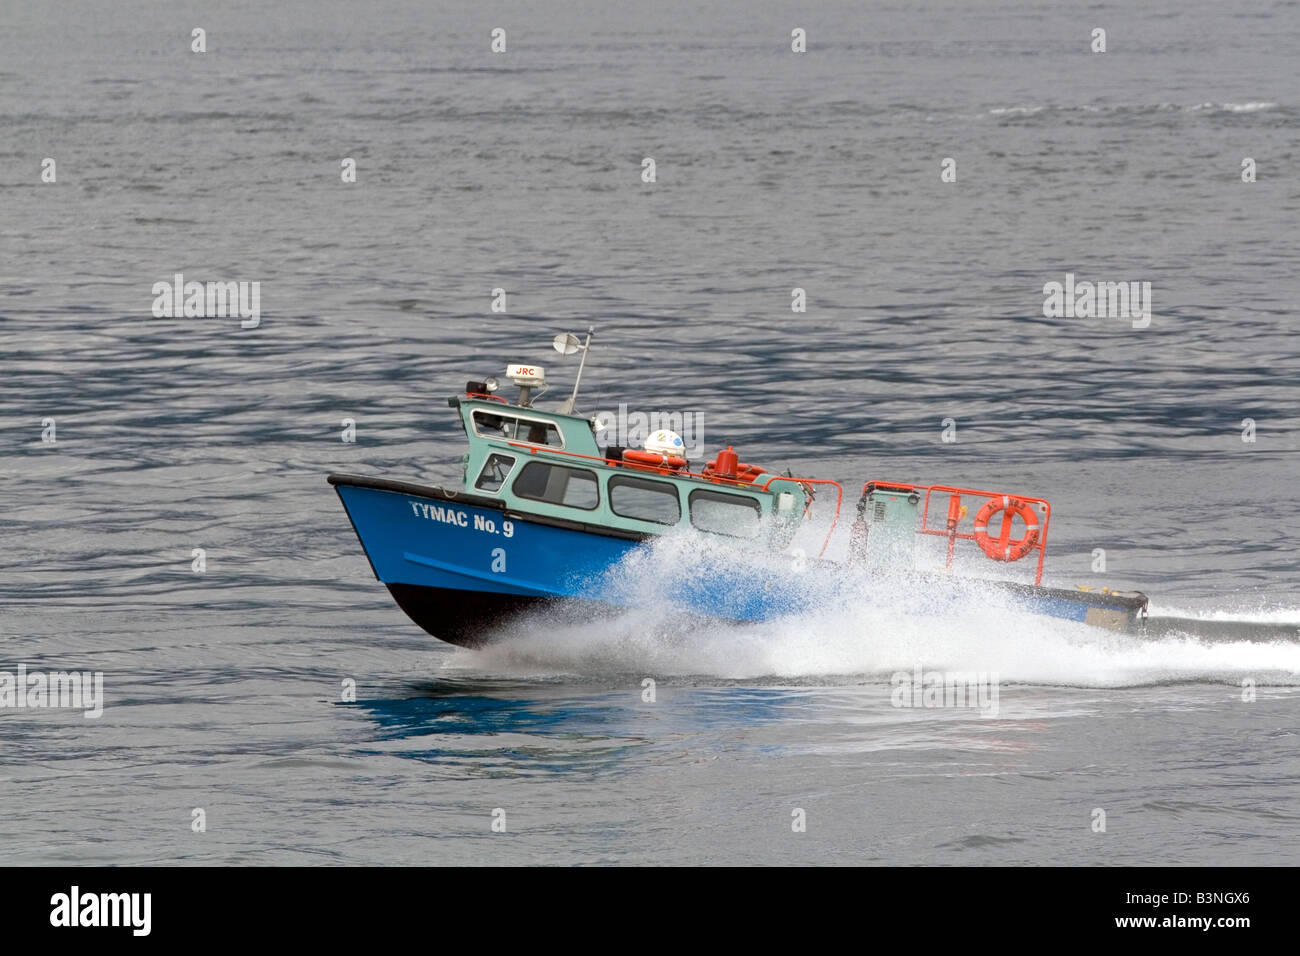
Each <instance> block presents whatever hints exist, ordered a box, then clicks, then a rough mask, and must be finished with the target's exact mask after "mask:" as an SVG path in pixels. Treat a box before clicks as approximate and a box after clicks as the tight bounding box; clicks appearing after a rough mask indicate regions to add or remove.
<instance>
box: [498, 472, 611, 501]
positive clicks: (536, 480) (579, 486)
mask: <svg viewBox="0 0 1300 956" xmlns="http://www.w3.org/2000/svg"><path fill="white" fill-rule="evenodd" d="M510 490H511V491H513V492H514V493H515V494H516V495H518V496H519V497H520V498H528V499H530V500H532V501H544V502H546V503H547V504H551V505H564V506H565V507H568V508H582V509H583V510H585V511H591V510H592V509H594V508H595V507H596V506H597V505H598V504H600V492H599V490H598V485H597V482H596V473H595V472H594V471H587V469H585V468H568V467H565V466H564V465H552V464H550V463H549V462H544V461H530V462H529V463H528V464H526V465H524V467H523V468H521V469H520V470H519V475H518V477H516V478H515V483H514V484H513V485H512V486H511V488H510Z"/></svg>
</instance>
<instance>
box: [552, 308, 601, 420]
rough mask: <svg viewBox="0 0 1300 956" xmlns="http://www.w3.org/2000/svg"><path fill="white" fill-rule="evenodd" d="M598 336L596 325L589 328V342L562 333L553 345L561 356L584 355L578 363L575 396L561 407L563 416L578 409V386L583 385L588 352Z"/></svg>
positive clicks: (570, 333)
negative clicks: (592, 339) (576, 353)
mask: <svg viewBox="0 0 1300 956" xmlns="http://www.w3.org/2000/svg"><path fill="white" fill-rule="evenodd" d="M595 334H596V327H595V326H594V325H592V326H589V327H588V328H587V341H586V342H579V341H578V337H577V336H576V335H574V334H573V333H572V332H561V333H560V334H559V335H557V336H556V337H555V340H554V341H553V342H552V343H551V344H552V345H554V346H555V351H557V352H559V353H560V354H561V355H572V354H573V353H574V352H581V353H582V360H581V361H580V362H579V363H578V377H577V378H576V379H574V380H573V394H572V395H570V396H569V399H568V401H566V402H565V403H564V404H563V405H561V406H560V414H561V415H572V414H573V413H574V410H575V409H576V408H577V407H578V386H579V385H581V384H582V370H583V368H585V367H586V365H587V352H588V351H589V350H590V349H591V337H592V336H593V335H595Z"/></svg>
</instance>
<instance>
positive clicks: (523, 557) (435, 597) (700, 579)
mask: <svg viewBox="0 0 1300 956" xmlns="http://www.w3.org/2000/svg"><path fill="white" fill-rule="evenodd" d="M329 481H330V483H331V484H333V485H334V486H335V489H336V490H337V492H338V495H339V498H340V499H341V500H342V502H343V506H344V508H345V509H346V510H347V513H348V517H349V519H350V520H351V522H352V526H353V528H354V529H355V531H356V533H357V537H358V538H359V539H360V541H361V545H362V547H363V548H364V549H365V552H366V555H367V557H368V558H369V559H370V565H371V568H372V569H373V571H374V573H375V577H376V578H378V579H379V580H380V581H381V582H383V583H384V584H385V585H386V586H387V587H388V589H389V592H390V593H391V594H392V596H393V598H394V600H395V601H396V602H397V604H398V605H399V606H400V607H401V608H402V610H403V611H404V612H405V613H406V614H407V616H409V617H410V618H411V619H412V620H413V621H415V623H417V624H418V625H420V626H421V627H422V628H424V629H425V630H426V631H427V632H428V633H430V634H432V635H433V636H434V637H436V638H438V639H440V640H443V641H447V642H448V643H451V644H460V645H464V646H476V645H479V644H482V643H485V642H487V641H489V640H490V639H491V638H492V637H493V636H494V634H495V632H497V631H498V629H499V628H500V627H501V626H502V625H504V624H505V623H507V622H508V621H510V620H511V619H512V618H514V617H516V616H518V615H520V614H523V613H527V612H530V611H537V610H539V609H546V610H547V611H548V612H549V613H552V614H557V615H563V617H564V619H565V621H571V620H591V619H598V618H600V617H601V616H603V615H609V614H617V613H621V612H623V611H624V610H626V609H627V608H629V607H634V606H637V597H638V590H639V589H638V588H637V587H636V586H635V585H636V582H635V581H634V580H632V581H630V580H629V575H628V574H627V573H619V572H620V569H623V568H625V564H626V562H628V560H629V559H630V558H633V557H634V556H635V554H634V553H635V552H636V551H637V549H638V548H640V547H642V545H643V542H644V541H645V540H646V538H647V537H648V536H646V535H640V534H636V533H633V532H626V531H620V530H618V529H612V528H605V527H598V526H592V525H586V524H583V523H581V522H576V521H569V520H566V519H559V518H554V517H550V516H546V515H525V514H520V513H518V512H514V511H507V510H506V509H505V507H504V505H503V503H502V502H500V501H497V500H495V499H492V498H486V497H483V496H479V495H471V494H466V493H464V492H454V491H449V490H446V489H442V488H437V487H434V486H426V485H417V484H412V483H408V482H399V481H389V480H384V479H374V478H364V477H359V476H348V475H330V476H329ZM828 567H832V568H835V569H836V570H837V571H839V572H841V576H843V569H842V566H840V565H828ZM919 583H921V584H922V585H926V584H928V583H929V582H928V581H926V580H925V579H924V577H923V576H922V578H921V580H920V581H919ZM935 583H943V584H949V585H950V584H951V582H949V581H942V582H939V581H936V582H935ZM655 584H656V590H655V592H654V593H655V595H656V598H657V599H659V600H661V601H662V600H665V599H666V600H667V601H668V603H669V604H670V605H671V606H672V607H674V608H675V609H680V610H682V611H683V612H684V613H687V614H697V615H702V616H705V617H709V618H722V619H727V620H735V621H762V620H770V619H772V618H775V617H779V616H782V615H786V614H796V613H799V612H801V611H803V610H806V609H807V606H808V600H809V597H808V591H807V588H806V586H805V583H804V579H801V578H800V577H799V575H798V574H795V573H794V572H791V573H789V574H786V575H780V574H771V573H760V574H758V575H755V574H753V573H750V572H746V571H745V570H743V569H727V568H715V569H711V570H708V571H706V572H703V573H701V572H700V571H699V569H694V570H692V571H691V572H690V573H688V574H684V575H683V576H682V579H681V580H677V581H674V580H672V579H671V575H669V579H668V580H659V581H656V582H655ZM981 586H982V587H987V588H988V589H989V590H993V591H1000V592H1003V593H1004V594H1005V595H1007V596H1009V598H1010V599H1011V601H1012V603H1021V602H1023V604H1024V607H1025V608H1026V609H1027V610H1031V611H1034V612H1035V613H1040V614H1046V615H1049V616H1052V617H1059V618H1065V619H1068V620H1076V621H1081V622H1084V623H1089V624H1098V625H1101V626H1104V627H1111V628H1120V629H1123V628H1125V627H1131V626H1132V625H1133V624H1134V622H1135V621H1136V620H1137V619H1138V615H1139V613H1140V612H1141V611H1144V609H1145V603H1146V601H1145V598H1143V597H1141V595H1136V596H1124V595H1101V594H1096V593H1088V592H1081V591H1063V590H1053V589H1047V588H1036V587H1028V586H1024V585H1014V584H1002V583H998V582H981ZM842 587H843V590H844V594H845V598H846V599H851V597H852V596H857V595H860V594H861V593H862V582H861V580H859V578H858V577H856V576H855V577H845V579H844V580H843V582H842ZM818 593H819V599H820V600H823V601H824V600H825V599H826V598H827V591H826V589H825V588H823V589H821V590H820V591H819V592H818ZM832 597H833V594H832ZM1139 598H1140V601H1139V600H1138V599H1139Z"/></svg>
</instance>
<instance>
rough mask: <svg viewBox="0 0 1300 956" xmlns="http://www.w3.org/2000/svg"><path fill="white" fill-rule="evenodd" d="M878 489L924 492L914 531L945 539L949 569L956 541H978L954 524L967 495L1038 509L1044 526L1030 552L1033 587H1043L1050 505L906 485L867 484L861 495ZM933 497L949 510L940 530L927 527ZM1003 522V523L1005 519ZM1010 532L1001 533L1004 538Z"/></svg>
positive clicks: (965, 490)
mask: <svg viewBox="0 0 1300 956" xmlns="http://www.w3.org/2000/svg"><path fill="white" fill-rule="evenodd" d="M873 487H874V488H879V489H880V490H882V491H887V490H898V491H907V492H915V493H918V494H919V493H920V492H925V506H924V507H923V508H922V510H921V527H920V528H918V529H917V532H916V533H917V534H925V535H934V536H938V537H944V538H947V539H948V556H947V564H946V566H947V567H949V568H951V567H952V559H953V551H954V549H955V546H956V543H957V542H958V541H976V540H977V538H976V536H975V534H974V533H973V532H960V531H958V530H957V524H958V523H960V520H961V518H960V514H961V512H960V508H961V496H962V495H970V496H971V497H975V498H985V499H988V500H994V499H998V498H1004V497H1005V498H1014V499H1016V500H1017V501H1023V502H1026V503H1027V504H1030V505H1033V506H1035V507H1037V508H1038V510H1039V512H1041V513H1042V516H1043V526H1042V528H1041V529H1040V530H1039V532H1038V536H1037V538H1036V539H1035V540H1034V543H1033V545H1032V547H1031V548H1030V550H1031V551H1034V550H1036V551H1037V552H1038V566H1037V568H1036V569H1035V570H1034V583H1035V584H1042V582H1043V561H1044V559H1045V558H1046V557H1047V525H1048V522H1049V521H1051V518H1052V505H1051V503H1050V502H1048V501H1047V500H1046V499H1044V498H1032V497H1030V496H1028V495H1007V494H1005V493H1003V492H1000V491H982V490H980V489H978V488H957V487H955V486H952V485H913V484H908V483H907V482H905V481H868V482H867V483H866V484H864V485H863V486H862V493H863V494H864V495H865V494H866V493H867V492H868V491H869V490H870V489H872V488H873ZM932 495H947V496H948V509H947V513H946V514H945V515H944V518H943V522H944V525H943V527H942V528H940V527H933V528H932V527H930V524H929V519H930V498H931V496H932ZM1004 520H1006V519H1004ZM1008 530H1009V528H1006V529H1004V535H1005V533H1006V531H1008Z"/></svg>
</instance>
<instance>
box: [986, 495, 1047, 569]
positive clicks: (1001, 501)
mask: <svg viewBox="0 0 1300 956" xmlns="http://www.w3.org/2000/svg"><path fill="white" fill-rule="evenodd" d="M999 511H1005V512H1006V516H1005V517H1004V518H1003V519H1002V533H1001V534H1000V535H999V536H998V537H996V538H994V537H990V535H989V519H991V518H992V517H993V516H994V515H995V514H997V513H998V512H999ZM1016 515H1020V517H1021V518H1022V519H1023V520H1024V522H1025V536H1024V537H1023V538H1021V539H1020V540H1019V541H1013V540H1012V539H1011V520H1012V519H1013V518H1014V517H1015V516H1016ZM975 543H976V544H978V545H979V546H980V549H981V550H982V551H983V552H984V553H985V554H987V555H988V556H989V557H990V558H992V559H993V560H994V561H1019V560H1020V559H1021V558H1023V557H1024V556H1025V555H1027V554H1028V553H1029V552H1030V551H1032V550H1033V549H1034V545H1036V544H1037V543H1038V515H1037V514H1036V513H1035V512H1034V509H1033V506H1031V505H1030V504H1028V503H1027V502H1024V501H1021V500H1020V499H1019V498H1012V497H1009V496H1008V495H1002V496H1001V497H1000V498H990V499H989V500H988V501H987V502H986V503H985V505H984V507H983V508H981V509H980V510H979V513H978V514H977V515H975Z"/></svg>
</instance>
